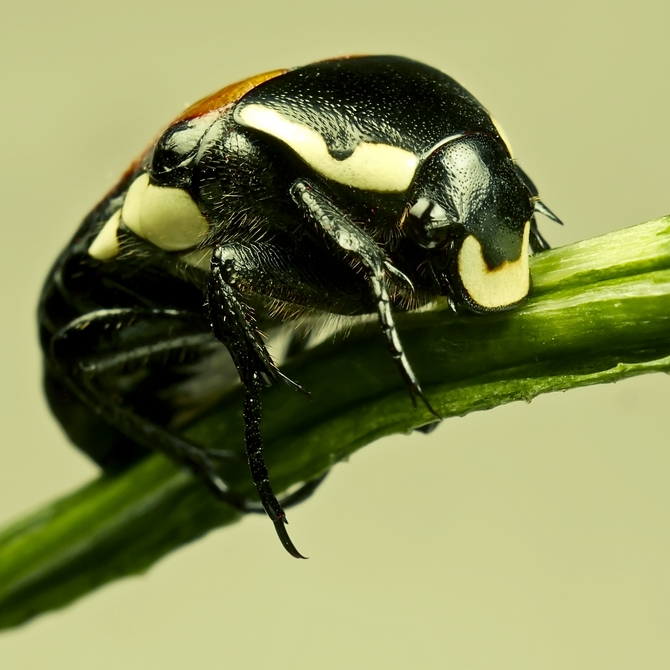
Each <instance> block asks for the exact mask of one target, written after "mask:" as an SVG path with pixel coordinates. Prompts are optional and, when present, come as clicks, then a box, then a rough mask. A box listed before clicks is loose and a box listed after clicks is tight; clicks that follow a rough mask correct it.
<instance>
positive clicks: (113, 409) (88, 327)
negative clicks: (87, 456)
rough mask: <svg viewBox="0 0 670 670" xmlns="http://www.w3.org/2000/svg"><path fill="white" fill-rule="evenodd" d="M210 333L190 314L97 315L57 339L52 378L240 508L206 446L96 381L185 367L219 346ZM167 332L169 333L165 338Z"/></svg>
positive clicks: (52, 349) (74, 324)
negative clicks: (154, 367)
mask: <svg viewBox="0 0 670 670" xmlns="http://www.w3.org/2000/svg"><path fill="white" fill-rule="evenodd" d="M207 330H208V326H207V324H206V323H205V322H204V321H202V320H201V319H200V318H199V317H198V316H197V315H195V314H191V313H189V312H178V311H175V310H159V309H137V308H118V309H108V310H99V311H96V312H92V313H89V314H86V315H84V316H82V317H80V318H78V319H75V320H74V321H72V322H71V323H70V324H68V325H67V326H66V327H65V328H63V329H61V331H59V332H58V333H56V334H55V335H54V337H53V338H52V341H51V346H50V354H49V356H48V369H49V374H51V375H54V376H55V378H56V379H58V380H59V382H60V383H61V384H63V385H64V386H65V387H66V388H67V389H68V390H69V391H70V392H71V393H72V394H73V395H74V396H75V397H76V398H78V399H79V400H80V401H81V402H82V403H83V404H84V405H86V406H87V407H88V408H89V409H90V410H92V411H93V412H94V413H95V414H97V415H98V416H100V417H101V418H102V419H104V420H105V421H106V422H107V423H109V424H111V425H113V426H114V427H115V428H117V429H118V430H119V431H120V432H122V433H124V434H125V435H127V436H128V437H129V438H131V439H132V440H135V441H137V442H138V443H139V444H142V445H143V446H146V447H149V448H152V449H159V450H161V451H163V452H164V453H166V454H167V455H168V456H170V457H171V458H172V459H174V460H175V461H177V462H178V463H183V464H185V465H187V466H188V467H189V468H190V469H191V470H192V471H193V472H194V474H196V475H197V476H198V477H199V478H200V479H202V480H203V481H204V482H205V484H206V485H207V486H208V487H209V488H210V489H211V490H212V491H213V492H214V493H215V495H216V496H217V497H218V498H220V499H222V500H224V501H225V502H227V503H229V504H232V505H234V506H235V507H238V508H239V509H243V508H244V502H243V501H242V500H241V499H240V498H239V497H237V496H234V495H232V494H231V492H230V491H229V489H228V486H227V485H226V484H225V483H224V482H223V481H222V480H221V478H220V477H219V475H218V474H217V472H216V470H215V468H214V466H213V464H212V462H211V460H210V458H209V455H208V453H207V451H206V450H205V449H202V448H201V447H198V446H196V445H194V444H191V443H190V442H188V441H186V440H184V439H182V438H180V437H179V436H177V435H175V434H173V433H171V432H170V431H169V430H166V429H165V428H163V427H162V426H160V425H158V424H156V423H154V422H153V421H151V420H150V419H147V418H146V417H144V416H142V415H140V414H138V413H137V412H136V411H135V410H134V408H132V407H129V406H127V405H124V404H123V396H122V394H120V393H119V392H118V391H117V390H115V388H114V387H111V388H106V387H104V386H102V385H101V384H100V380H101V379H102V377H103V376H106V377H107V378H108V379H110V378H111V379H114V378H118V379H119V380H120V379H121V378H122V377H123V376H124V375H125V376H127V375H129V374H132V373H133V372H134V371H146V370H147V369H150V368H151V366H152V365H157V366H159V367H161V366H166V365H170V364H183V363H184V362H185V361H186V359H188V358H189V357H191V358H198V357H200V356H201V355H202V354H203V352H206V351H210V350H211V348H212V344H216V341H215V340H214V339H213V338H212V336H211V334H210V333H208V332H207ZM203 331H204V332H203ZM165 332H168V333H170V336H169V337H168V338H165V337H164V333H165ZM161 337H163V338H164V339H161ZM217 346H218V344H217ZM112 398H115V399H114V400H112Z"/></svg>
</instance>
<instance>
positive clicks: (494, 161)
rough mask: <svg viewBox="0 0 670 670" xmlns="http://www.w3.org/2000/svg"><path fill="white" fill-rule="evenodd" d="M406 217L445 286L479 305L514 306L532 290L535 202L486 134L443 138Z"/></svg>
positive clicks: (415, 189)
mask: <svg viewBox="0 0 670 670" xmlns="http://www.w3.org/2000/svg"><path fill="white" fill-rule="evenodd" d="M410 205H411V207H410V209H409V213H408V216H407V220H406V226H407V231H408V234H409V235H410V236H411V237H412V238H413V239H414V241H415V242H416V243H417V244H418V245H419V246H421V247H423V248H424V249H426V251H427V254H428V258H429V262H430V267H431V270H432V274H433V275H434V277H435V280H436V281H437V284H438V286H439V289H440V292H441V293H442V294H443V295H448V296H449V297H451V298H452V299H453V300H454V302H456V303H458V304H464V305H467V306H468V307H470V308H471V309H473V310H475V311H497V310H503V309H508V308H510V307H513V306H514V305H515V304H517V303H518V302H519V301H520V300H522V299H523V298H525V297H526V295H527V294H528V291H529V289H530V274H529V269H528V252H529V249H528V247H529V234H530V224H531V219H532V216H533V200H532V195H531V193H530V192H529V190H528V188H527V187H526V186H525V185H524V184H523V183H522V181H521V180H520V178H519V177H518V175H517V173H516V171H515V169H514V164H513V162H512V159H511V158H510V156H509V154H508V153H507V151H506V149H505V147H504V145H502V144H501V143H500V142H499V141H498V140H497V138H494V137H493V136H492V135H489V134H487V133H473V134H468V135H464V136H460V137H456V138H454V139H453V140H451V141H447V142H443V143H440V144H438V146H437V148H436V149H435V150H434V151H432V153H430V154H429V155H428V156H427V158H426V159H425V160H424V161H423V163H422V165H421V167H420V169H419V172H418V173H417V175H416V178H415V180H414V184H413V187H412V192H411V197H410Z"/></svg>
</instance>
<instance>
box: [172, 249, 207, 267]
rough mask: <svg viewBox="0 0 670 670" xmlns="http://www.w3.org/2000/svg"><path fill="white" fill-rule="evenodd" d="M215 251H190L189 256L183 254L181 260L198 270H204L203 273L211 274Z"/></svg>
mask: <svg viewBox="0 0 670 670" xmlns="http://www.w3.org/2000/svg"><path fill="white" fill-rule="evenodd" d="M213 253H214V250H213V249H211V248H207V249H196V250H195V251H189V252H188V253H187V254H183V255H182V256H181V257H180V258H181V260H182V261H183V262H184V263H186V265H190V266H191V267H192V268H195V269H196V270H202V271H203V272H209V267H210V265H211V264H212V254H213Z"/></svg>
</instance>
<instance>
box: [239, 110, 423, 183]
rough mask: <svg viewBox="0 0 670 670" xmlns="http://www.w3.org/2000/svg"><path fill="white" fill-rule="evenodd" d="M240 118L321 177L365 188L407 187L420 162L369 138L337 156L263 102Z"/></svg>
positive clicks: (316, 136)
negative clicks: (347, 153)
mask: <svg viewBox="0 0 670 670" xmlns="http://www.w3.org/2000/svg"><path fill="white" fill-rule="evenodd" d="M240 119H241V120H242V122H243V123H244V124H245V125H247V126H249V127H250V128H255V129H256V130H260V131H262V132H264V133H267V134H268V135H272V137H276V138H277V139H278V140H281V141H282V142H284V143H285V144H287V145H288V146H289V147H291V149H293V151H295V152H296V153H297V154H298V156H300V158H302V160H304V161H305V163H307V165H309V166H310V167H311V168H313V169H314V170H315V171H316V172H318V173H319V174H322V175H323V176H324V177H327V178H328V179H332V180H333V181H336V182H338V183H340V184H345V185H346V186H353V187H354V188H359V189H362V190H364V191H378V192H382V193H391V192H393V193H401V192H402V191H406V190H407V189H408V188H409V185H410V183H411V182H412V179H413V178H414V173H415V172H416V168H417V165H418V164H419V159H418V158H417V157H416V156H415V155H414V154H413V153H412V152H411V151H406V150H405V149H400V148H399V147H392V146H390V145H388V144H374V143H372V142H361V143H360V144H359V145H358V146H357V147H356V148H355V149H354V152H353V153H352V154H351V156H349V157H348V158H345V159H344V160H337V159H336V158H333V157H332V156H331V155H330V152H329V151H328V146H327V145H326V142H325V140H324V139H323V137H321V135H319V133H317V132H316V131H314V130H312V129H311V128H307V127H306V126H303V125H300V124H299V123H295V122H294V121H290V120H289V119H287V118H286V117H285V116H283V115H282V114H280V113H279V112H276V111H275V110H273V109H268V108H267V107H263V106H262V105H257V104H252V105H247V106H246V107H243V108H242V110H241V111H240Z"/></svg>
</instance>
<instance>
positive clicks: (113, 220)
mask: <svg viewBox="0 0 670 670" xmlns="http://www.w3.org/2000/svg"><path fill="white" fill-rule="evenodd" d="M119 223H121V210H118V211H117V212H114V214H112V216H110V217H109V219H108V220H107V223H105V225H104V226H103V227H102V229H101V230H100V232H99V233H98V234H97V236H96V238H95V239H94V240H93V244H91V246H90V247H89V248H88V255H89V256H92V257H93V258H96V259H97V260H99V261H108V260H110V259H111V258H114V256H116V255H117V254H118V253H119V239H118V237H117V232H118V230H119Z"/></svg>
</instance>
